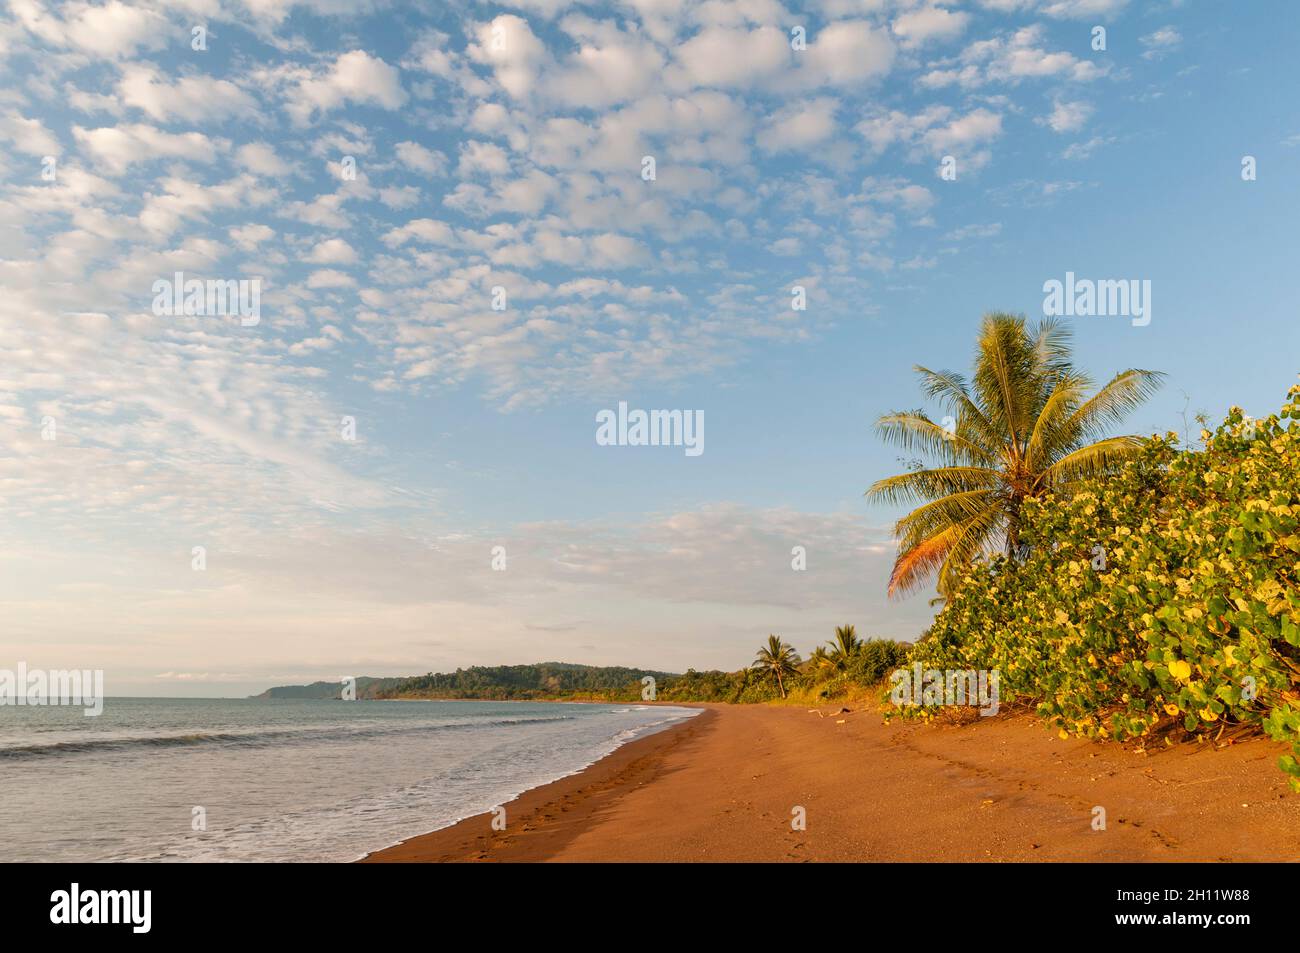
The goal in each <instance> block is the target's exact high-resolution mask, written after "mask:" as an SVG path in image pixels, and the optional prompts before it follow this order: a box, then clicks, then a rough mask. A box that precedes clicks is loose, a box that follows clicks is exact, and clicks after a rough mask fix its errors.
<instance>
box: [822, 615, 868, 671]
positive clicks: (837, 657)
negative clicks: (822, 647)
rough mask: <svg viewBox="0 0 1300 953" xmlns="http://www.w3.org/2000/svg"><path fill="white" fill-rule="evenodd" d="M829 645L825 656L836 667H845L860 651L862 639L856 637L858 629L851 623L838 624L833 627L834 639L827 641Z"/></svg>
mask: <svg viewBox="0 0 1300 953" xmlns="http://www.w3.org/2000/svg"><path fill="white" fill-rule="evenodd" d="M826 644H827V645H829V646H830V647H831V650H830V652H829V653H827V657H828V658H829V659H830V660H831V664H833V665H834V666H835V667H836V668H841V669H842V668H847V667H848V664H849V661H850V660H851V659H852V658H853V657H854V656H855V655H857V654H858V653H859V652H860V651H862V640H861V639H860V638H858V630H857V629H855V628H854V627H853V626H851V625H839V626H836V627H835V638H834V640H832V641H830V642H827V643H826Z"/></svg>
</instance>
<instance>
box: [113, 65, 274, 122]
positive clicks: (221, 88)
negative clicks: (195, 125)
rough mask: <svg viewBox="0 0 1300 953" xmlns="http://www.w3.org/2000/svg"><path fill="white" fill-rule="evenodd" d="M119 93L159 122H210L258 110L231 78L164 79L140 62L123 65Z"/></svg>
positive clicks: (248, 96)
mask: <svg viewBox="0 0 1300 953" xmlns="http://www.w3.org/2000/svg"><path fill="white" fill-rule="evenodd" d="M117 92H118V95H119V96H120V97H121V99H122V102H124V103H126V105H128V106H134V107H135V108H137V109H140V110H143V111H144V112H146V113H148V114H149V116H150V118H152V119H155V120H157V121H159V122H164V121H166V120H168V119H172V118H176V117H179V118H181V119H188V120H191V121H195V122H197V121H200V120H202V121H208V120H212V119H222V118H225V117H227V116H236V115H242V116H253V115H255V114H256V113H257V102H256V100H254V99H253V97H252V96H250V95H248V93H246V92H244V91H243V90H242V89H240V88H239V87H238V86H236V85H235V84H234V83H232V82H230V81H229V80H224V79H214V78H212V77H211V76H184V77H182V78H181V79H179V80H177V81H176V82H174V83H173V82H168V81H167V80H166V79H160V78H159V74H158V71H157V70H155V69H154V68H153V67H151V66H144V65H140V64H129V65H127V66H124V67H123V69H122V78H121V79H120V80H119V81H118V84H117Z"/></svg>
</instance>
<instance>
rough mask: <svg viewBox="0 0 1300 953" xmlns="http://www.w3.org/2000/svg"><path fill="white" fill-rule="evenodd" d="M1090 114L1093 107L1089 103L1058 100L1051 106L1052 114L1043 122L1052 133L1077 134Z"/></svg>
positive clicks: (1085, 123)
mask: <svg viewBox="0 0 1300 953" xmlns="http://www.w3.org/2000/svg"><path fill="white" fill-rule="evenodd" d="M1092 114H1093V107H1092V105H1091V104H1089V103H1085V102H1069V101H1066V100H1063V99H1058V100H1056V102H1055V103H1054V104H1053V105H1052V112H1051V113H1050V114H1049V115H1048V116H1047V118H1046V119H1045V120H1043V121H1044V122H1046V123H1047V125H1048V126H1050V127H1051V129H1052V131H1053V132H1062V133H1065V132H1078V131H1079V130H1080V129H1082V128H1083V127H1084V126H1085V125H1087V122H1088V119H1089V117H1091V116H1092Z"/></svg>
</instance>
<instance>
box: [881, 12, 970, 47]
mask: <svg viewBox="0 0 1300 953" xmlns="http://www.w3.org/2000/svg"><path fill="white" fill-rule="evenodd" d="M969 22H970V14H969V13H963V12H961V11H956V12H954V11H952V10H947V9H945V8H943V7H938V6H927V7H921V8H920V9H917V10H910V11H908V12H906V13H902V14H900V15H899V16H898V17H896V18H895V19H894V23H893V30H894V35H895V36H897V37H899V39H900V40H902V42H903V45H904V46H908V47H916V46H921V45H922V44H924V43H926V42H928V41H930V40H951V39H954V38H955V37H958V36H960V35H961V34H962V33H963V32H964V31H965V29H966V25H967V23H969Z"/></svg>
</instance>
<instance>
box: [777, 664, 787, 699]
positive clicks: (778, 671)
mask: <svg viewBox="0 0 1300 953" xmlns="http://www.w3.org/2000/svg"><path fill="white" fill-rule="evenodd" d="M776 687H777V688H779V689H781V697H782V698H785V682H783V681H782V680H781V670H780V669H779V668H778V669H777V670H776Z"/></svg>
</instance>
